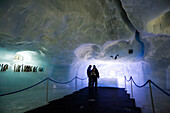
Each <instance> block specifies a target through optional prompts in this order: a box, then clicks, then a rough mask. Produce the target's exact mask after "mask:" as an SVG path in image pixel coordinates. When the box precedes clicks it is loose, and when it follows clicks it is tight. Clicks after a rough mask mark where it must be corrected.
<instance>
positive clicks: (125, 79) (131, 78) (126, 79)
mask: <svg viewBox="0 0 170 113" xmlns="http://www.w3.org/2000/svg"><path fill="white" fill-rule="evenodd" d="M124 77H125V80H126V81H127V82H129V81H130V80H131V79H132V77H130V79H129V80H127V79H126V76H124Z"/></svg>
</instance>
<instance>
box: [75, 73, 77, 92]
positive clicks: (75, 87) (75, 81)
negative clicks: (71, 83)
mask: <svg viewBox="0 0 170 113" xmlns="http://www.w3.org/2000/svg"><path fill="white" fill-rule="evenodd" d="M75 91H77V76H76V77H75Z"/></svg>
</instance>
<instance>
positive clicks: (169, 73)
mask: <svg viewBox="0 0 170 113" xmlns="http://www.w3.org/2000/svg"><path fill="white" fill-rule="evenodd" d="M166 88H167V89H170V66H168V68H167V69H166Z"/></svg>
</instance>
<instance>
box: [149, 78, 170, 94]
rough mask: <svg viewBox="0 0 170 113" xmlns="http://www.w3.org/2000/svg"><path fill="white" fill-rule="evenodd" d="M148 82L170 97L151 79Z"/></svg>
mask: <svg viewBox="0 0 170 113" xmlns="http://www.w3.org/2000/svg"><path fill="white" fill-rule="evenodd" d="M150 82H151V83H152V84H153V85H154V86H155V87H157V88H158V89H159V90H160V91H162V92H163V93H164V94H166V95H167V96H169V97H170V94H168V93H167V92H166V91H164V90H163V89H162V88H160V87H159V86H157V85H156V84H155V83H154V82H152V81H151V80H150Z"/></svg>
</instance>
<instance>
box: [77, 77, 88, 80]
mask: <svg viewBox="0 0 170 113" xmlns="http://www.w3.org/2000/svg"><path fill="white" fill-rule="evenodd" d="M77 78H78V79H79V80H86V79H87V77H86V78H79V77H77Z"/></svg>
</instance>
